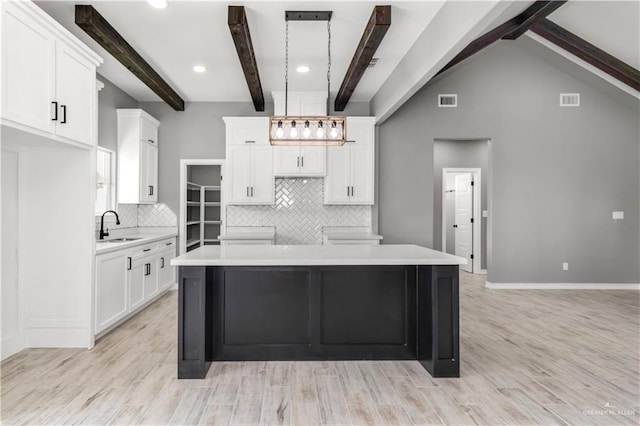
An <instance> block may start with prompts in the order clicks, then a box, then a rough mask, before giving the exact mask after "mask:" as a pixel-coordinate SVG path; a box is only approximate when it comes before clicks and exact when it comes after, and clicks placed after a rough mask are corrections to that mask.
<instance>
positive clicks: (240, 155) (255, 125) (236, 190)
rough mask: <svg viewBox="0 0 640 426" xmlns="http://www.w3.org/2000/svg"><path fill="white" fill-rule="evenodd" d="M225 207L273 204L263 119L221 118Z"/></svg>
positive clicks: (269, 149)
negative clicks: (224, 136)
mask: <svg viewBox="0 0 640 426" xmlns="http://www.w3.org/2000/svg"><path fill="white" fill-rule="evenodd" d="M224 121H225V123H226V149H227V164H229V170H228V171H227V175H228V178H225V182H226V183H225V185H226V188H227V192H226V193H227V198H226V200H227V201H226V203H227V204H238V205H240V204H248V205H251V204H253V205H263V204H274V202H275V177H274V171H273V148H272V147H271V145H270V144H269V137H268V135H269V119H268V118H267V117H225V118H224Z"/></svg>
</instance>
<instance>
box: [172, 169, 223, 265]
mask: <svg viewBox="0 0 640 426" xmlns="http://www.w3.org/2000/svg"><path fill="white" fill-rule="evenodd" d="M211 161H212V163H210V164H208V163H207V162H206V161H204V162H203V161H202V160H193V163H192V164H189V162H190V160H185V161H184V162H181V167H185V169H184V174H183V175H182V176H184V177H183V179H184V180H182V184H181V185H182V187H181V189H180V190H181V196H180V199H181V202H182V203H184V204H183V205H182V208H181V213H182V215H181V218H180V235H181V237H180V238H181V244H183V246H184V250H185V252H187V251H191V250H195V249H197V248H199V247H202V246H205V245H219V244H220V240H219V236H220V234H221V233H222V229H221V228H222V227H223V226H224V224H223V223H222V222H223V218H224V214H223V212H222V165H223V164H224V161H221V160H220V161H219V160H211Z"/></svg>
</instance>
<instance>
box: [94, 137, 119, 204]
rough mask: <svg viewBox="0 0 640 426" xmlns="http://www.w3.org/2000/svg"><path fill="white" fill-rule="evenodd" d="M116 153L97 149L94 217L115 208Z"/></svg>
mask: <svg viewBox="0 0 640 426" xmlns="http://www.w3.org/2000/svg"><path fill="white" fill-rule="evenodd" d="M115 180H116V153H115V152H113V151H111V150H108V149H105V148H100V147H98V150H97V167H96V215H101V214H102V213H104V212H105V211H106V210H115V208H116V182H115Z"/></svg>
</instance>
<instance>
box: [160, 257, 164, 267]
mask: <svg viewBox="0 0 640 426" xmlns="http://www.w3.org/2000/svg"><path fill="white" fill-rule="evenodd" d="M160 260H161V261H162V262H161V265H160V269H163V268H164V257H161V258H160Z"/></svg>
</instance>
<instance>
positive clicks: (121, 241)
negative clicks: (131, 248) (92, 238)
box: [98, 238, 142, 243]
mask: <svg viewBox="0 0 640 426" xmlns="http://www.w3.org/2000/svg"><path fill="white" fill-rule="evenodd" d="M140 239H142V238H114V239H112V240H102V241H99V240H98V242H101V243H126V242H128V241H136V240H140Z"/></svg>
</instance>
